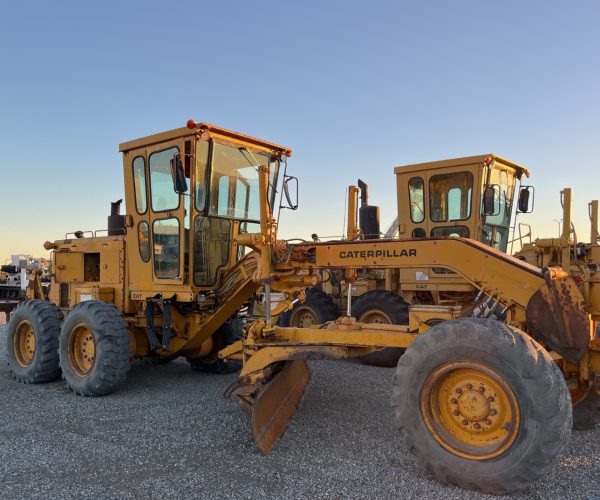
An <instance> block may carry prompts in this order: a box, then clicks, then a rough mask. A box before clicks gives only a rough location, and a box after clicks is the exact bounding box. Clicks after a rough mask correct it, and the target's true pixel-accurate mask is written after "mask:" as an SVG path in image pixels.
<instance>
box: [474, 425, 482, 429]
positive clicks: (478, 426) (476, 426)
mask: <svg viewBox="0 0 600 500" xmlns="http://www.w3.org/2000/svg"><path fill="white" fill-rule="evenodd" d="M473 427H475V429H481V425H479V424H475V425H474V426H473Z"/></svg>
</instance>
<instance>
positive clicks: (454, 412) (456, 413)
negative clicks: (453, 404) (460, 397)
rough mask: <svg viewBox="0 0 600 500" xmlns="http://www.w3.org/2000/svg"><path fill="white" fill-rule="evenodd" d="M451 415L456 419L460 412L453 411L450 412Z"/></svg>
mask: <svg viewBox="0 0 600 500" xmlns="http://www.w3.org/2000/svg"><path fill="white" fill-rule="evenodd" d="M452 414H453V415H454V416H455V417H458V416H459V415H460V412H459V411H458V410H454V411H453V412H452Z"/></svg>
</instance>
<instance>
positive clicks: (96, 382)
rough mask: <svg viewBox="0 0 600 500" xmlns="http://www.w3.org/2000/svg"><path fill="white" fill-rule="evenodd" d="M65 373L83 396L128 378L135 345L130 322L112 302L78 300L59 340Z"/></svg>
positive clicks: (106, 389) (99, 393)
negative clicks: (129, 329) (132, 346)
mask: <svg viewBox="0 0 600 500" xmlns="http://www.w3.org/2000/svg"><path fill="white" fill-rule="evenodd" d="M58 351H59V356H60V366H61V368H62V372H63V377H64V379H65V380H66V382H67V385H68V386H69V389H71V390H72V391H73V392H74V393H75V394H77V395H79V396H103V395H105V394H110V393H112V392H114V391H115V390H117V389H118V388H119V387H120V386H121V385H122V384H123V383H124V382H125V380H126V379H127V372H129V362H130V358H131V355H132V353H131V346H130V338H129V331H128V329H127V323H126V321H125V320H124V319H123V315H122V314H121V312H120V311H119V310H118V309H117V308H116V307H115V306H113V305H112V304H109V303H107V302H102V301H99V300H89V301H86V302H81V303H79V304H76V305H75V307H73V309H72V310H71V312H70V313H69V314H68V316H67V318H66V320H65V322H64V323H63V326H62V330H61V333H60V342H59V350H58Z"/></svg>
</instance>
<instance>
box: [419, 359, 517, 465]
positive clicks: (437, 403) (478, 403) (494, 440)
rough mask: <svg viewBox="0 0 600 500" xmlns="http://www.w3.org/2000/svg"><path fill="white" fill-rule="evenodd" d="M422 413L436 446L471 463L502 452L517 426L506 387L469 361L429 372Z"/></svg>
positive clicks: (511, 396) (510, 393) (493, 374)
mask: <svg viewBox="0 0 600 500" xmlns="http://www.w3.org/2000/svg"><path fill="white" fill-rule="evenodd" d="M421 412H422V414H423V419H424V422H425V424H426V425H427V427H428V428H429V430H430V432H431V433H432V435H433V437H434V439H435V440H436V441H437V442H438V443H439V444H440V445H442V446H443V447H444V448H446V449H447V450H449V451H451V452H452V453H454V454H456V455H459V456H461V457H465V458H469V459H473V460H485V459H489V458H493V457H496V456H498V455H501V454H502V453H504V452H505V451H506V450H507V449H508V448H509V447H510V445H511V444H512V443H513V441H514V440H515V438H516V436H517V433H518V430H519V425H520V416H519V407H518V403H517V399H516V397H515V395H514V393H513V391H512V389H511V388H510V386H509V385H508V384H507V383H506V381H505V380H504V379H503V378H502V377H501V376H500V375H499V374H498V373H496V372H495V371H493V370H491V369H490V368H488V367H486V366H484V365H482V364H480V363H477V362H473V361H458V362H451V363H446V364H444V365H442V366H440V367H438V368H437V369H436V370H434V371H433V372H432V373H431V374H430V375H429V376H428V378H427V380H426V382H425V384H424V386H423V389H422V391H421Z"/></svg>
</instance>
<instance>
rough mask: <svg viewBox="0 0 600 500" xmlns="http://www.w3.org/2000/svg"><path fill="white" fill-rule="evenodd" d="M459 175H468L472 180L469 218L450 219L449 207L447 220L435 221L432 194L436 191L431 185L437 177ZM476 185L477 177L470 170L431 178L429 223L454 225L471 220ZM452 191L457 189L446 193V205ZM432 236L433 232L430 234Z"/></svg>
mask: <svg viewBox="0 0 600 500" xmlns="http://www.w3.org/2000/svg"><path fill="white" fill-rule="evenodd" d="M458 174H467V175H468V176H469V177H470V178H471V186H470V189H471V196H470V198H471V199H470V200H469V203H468V204H467V207H468V209H469V210H468V213H467V216H466V217H464V218H462V219H450V207H449V206H447V208H446V218H445V219H443V220H434V218H433V213H434V210H433V207H432V205H431V204H432V203H433V196H432V193H433V192H434V190H433V189H431V183H432V181H433V180H434V179H435V178H436V177H443V176H455V175H458ZM474 183H475V176H474V175H473V172H470V171H469V170H461V171H460V172H452V173H449V174H436V175H432V176H431V177H430V178H429V183H428V189H429V221H430V222H433V223H435V224H439V223H442V224H443V223H453V222H457V221H465V220H469V219H470V218H471V216H472V215H473V186H474ZM452 189H455V188H451V189H449V190H447V191H444V196H445V197H446V204H448V195H449V193H450V191H451V190H452ZM461 195H462V193H461ZM465 196H466V197H467V199H468V198H469V189H467V191H466V193H465ZM430 234H431V232H430Z"/></svg>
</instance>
